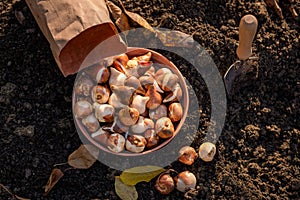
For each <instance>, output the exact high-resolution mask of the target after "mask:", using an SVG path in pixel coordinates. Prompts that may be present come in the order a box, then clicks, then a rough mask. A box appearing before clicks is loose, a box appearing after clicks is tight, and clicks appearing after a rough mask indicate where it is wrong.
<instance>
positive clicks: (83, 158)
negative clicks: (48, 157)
mask: <svg viewBox="0 0 300 200" xmlns="http://www.w3.org/2000/svg"><path fill="white" fill-rule="evenodd" d="M98 156H99V150H98V149H97V148H96V147H94V146H92V145H87V144H86V145H80V147H79V148H78V149H77V150H75V151H74V152H73V153H71V155H69V158H68V164H69V165H71V166H72V167H75V168H77V169H88V168H90V167H91V166H92V165H93V164H94V163H95V162H96V160H97V157H98Z"/></svg>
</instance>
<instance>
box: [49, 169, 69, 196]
mask: <svg viewBox="0 0 300 200" xmlns="http://www.w3.org/2000/svg"><path fill="white" fill-rule="evenodd" d="M63 175H64V173H63V172H62V171H61V170H60V169H57V168H54V169H53V170H52V172H51V174H50V177H49V179H48V182H47V184H46V187H45V194H44V195H47V194H48V193H49V192H50V190H51V189H52V188H53V187H54V185H55V184H56V183H57V182H58V181H59V180H60V179H61V177H63Z"/></svg>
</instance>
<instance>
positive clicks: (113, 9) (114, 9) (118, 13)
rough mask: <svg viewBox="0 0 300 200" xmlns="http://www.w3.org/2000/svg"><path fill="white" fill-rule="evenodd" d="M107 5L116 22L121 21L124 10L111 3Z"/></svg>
mask: <svg viewBox="0 0 300 200" xmlns="http://www.w3.org/2000/svg"><path fill="white" fill-rule="evenodd" d="M106 5H107V7H108V10H109V12H110V13H111V16H112V18H113V19H114V20H117V19H119V18H120V16H121V14H122V9H121V8H120V7H119V6H117V5H116V4H114V3H113V2H111V1H106Z"/></svg>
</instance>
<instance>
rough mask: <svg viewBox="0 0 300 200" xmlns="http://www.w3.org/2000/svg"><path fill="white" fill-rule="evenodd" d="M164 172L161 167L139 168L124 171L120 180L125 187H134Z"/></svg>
mask: <svg viewBox="0 0 300 200" xmlns="http://www.w3.org/2000/svg"><path fill="white" fill-rule="evenodd" d="M164 171H166V170H165V169H164V168H162V167H157V166H150V165H147V166H139V167H133V168H130V169H126V170H124V171H123V172H122V174H121V175H120V178H121V180H122V181H123V183H125V184H127V185H135V184H137V183H139V182H142V181H146V182H149V181H151V180H152V179H153V178H154V177H156V176H157V175H159V174H160V173H162V172H164Z"/></svg>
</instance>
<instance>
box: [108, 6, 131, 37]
mask: <svg viewBox="0 0 300 200" xmlns="http://www.w3.org/2000/svg"><path fill="white" fill-rule="evenodd" d="M106 5H107V7H108V10H109V11H110V13H111V15H112V18H113V19H114V20H115V24H116V25H117V26H118V28H119V29H120V30H121V31H122V32H123V31H128V30H130V25H129V21H128V18H127V16H126V14H125V13H124V12H123V11H122V9H121V8H120V7H119V6H117V5H115V4H114V3H113V2H111V1H106Z"/></svg>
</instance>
